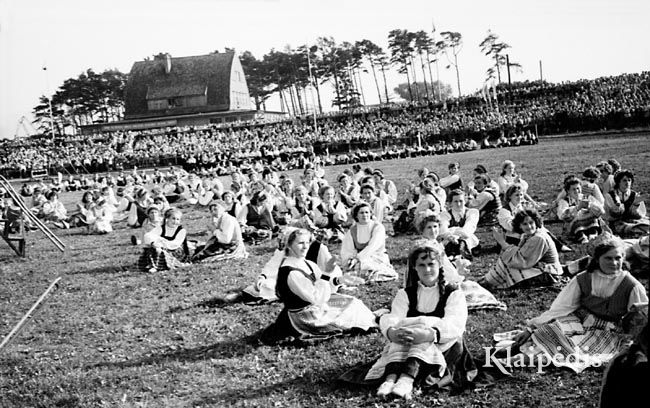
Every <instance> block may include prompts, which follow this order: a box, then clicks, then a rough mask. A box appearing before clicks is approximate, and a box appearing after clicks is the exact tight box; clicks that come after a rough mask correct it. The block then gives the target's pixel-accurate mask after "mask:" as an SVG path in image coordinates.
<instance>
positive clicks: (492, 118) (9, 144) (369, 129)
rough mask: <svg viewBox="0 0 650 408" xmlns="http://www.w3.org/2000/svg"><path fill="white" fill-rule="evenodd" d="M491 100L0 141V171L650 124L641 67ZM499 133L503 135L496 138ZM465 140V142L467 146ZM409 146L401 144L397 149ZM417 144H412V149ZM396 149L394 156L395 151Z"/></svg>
mask: <svg viewBox="0 0 650 408" xmlns="http://www.w3.org/2000/svg"><path fill="white" fill-rule="evenodd" d="M498 89H499V92H498V98H499V102H498V103H497V104H494V103H490V104H488V103H486V101H485V100H482V99H481V98H480V97H473V96H472V97H465V98H461V99H457V100H450V101H448V102H447V103H444V104H439V105H434V104H431V105H394V106H388V107H381V108H375V109H369V108H368V109H362V110H357V111H350V112H342V113H340V114H338V115H323V116H322V117H320V118H318V119H317V120H316V122H317V126H316V127H314V122H313V120H312V119H311V118H307V119H304V120H293V121H289V122H279V123H273V124H249V125H241V124H239V125H238V126H236V127H224V126H221V125H210V126H204V127H173V128H165V129H155V130H143V131H125V132H113V133H103V134H94V135H89V136H86V137H79V136H71V137H68V138H67V139H63V140H59V139H57V141H56V142H53V141H51V140H45V139H28V140H21V141H5V142H3V144H2V145H0V147H1V150H0V172H1V173H3V174H4V175H5V176H9V177H26V176H29V174H30V172H31V170H34V169H48V170H49V171H50V172H52V173H55V172H56V171H61V172H63V173H65V172H69V173H72V174H75V173H85V172H98V171H107V170H116V169H122V168H125V169H126V168H132V167H133V166H138V167H148V166H156V165H170V164H172V165H183V166H187V167H188V168H190V169H191V168H193V167H195V166H199V167H200V166H206V167H221V168H224V169H226V168H228V167H229V166H231V165H234V166H240V165H252V164H254V162H255V161H261V164H262V165H267V164H272V165H273V166H274V167H275V168H277V169H278V170H282V169H283V168H296V167H299V168H301V167H303V166H304V162H305V158H307V159H310V160H312V161H313V159H314V157H315V156H318V160H319V161H321V162H322V163H323V164H324V165H328V164H335V163H354V162H360V161H369V160H377V159H381V158H390V157H405V156H410V155H414V154H427V153H431V154H433V153H444V152H449V151H458V150H464V149H468V148H469V149H472V148H478V147H489V146H490V145H492V146H494V145H496V146H506V145H510V144H516V143H517V140H518V139H522V138H523V139H525V138H527V137H528V136H529V132H528V131H532V132H533V133H535V135H537V134H545V133H557V132H566V131H580V130H601V129H606V128H623V127H627V126H647V125H648V124H650V72H643V73H639V74H625V75H620V76H616V77H603V78H598V79H595V80H581V81H577V82H569V83H562V84H548V83H545V82H532V83H520V84H516V85H513V86H511V87H507V86H503V87H499V88H498ZM504 137H505V139H506V140H505V141H504V140H503V138H504ZM468 144H469V146H468ZM409 149H411V150H410V151H407V150H409ZM413 149H417V150H418V151H419V152H416V151H413ZM396 151H397V152H398V154H397V156H395V152H396Z"/></svg>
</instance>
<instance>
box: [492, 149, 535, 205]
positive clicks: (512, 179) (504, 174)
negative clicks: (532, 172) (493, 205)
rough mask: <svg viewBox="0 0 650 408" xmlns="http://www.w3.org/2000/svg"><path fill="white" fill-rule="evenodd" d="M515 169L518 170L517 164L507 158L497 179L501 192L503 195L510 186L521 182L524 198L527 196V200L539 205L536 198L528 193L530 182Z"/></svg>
mask: <svg viewBox="0 0 650 408" xmlns="http://www.w3.org/2000/svg"><path fill="white" fill-rule="evenodd" d="M515 170H516V166H515V163H514V162H512V161H510V160H505V161H504V162H503V165H502V167H501V174H500V175H499V177H498V179H497V183H498V184H499V193H500V194H501V195H503V194H505V192H506V190H507V189H508V187H510V186H511V185H513V184H515V183H516V184H519V185H521V187H522V189H523V191H524V198H526V200H527V201H528V202H530V203H531V204H532V205H534V206H536V207H537V203H536V202H535V200H533V199H532V198H531V197H530V196H529V195H528V183H527V182H526V180H524V179H522V178H521V176H520V175H519V174H517V172H516V171H515Z"/></svg>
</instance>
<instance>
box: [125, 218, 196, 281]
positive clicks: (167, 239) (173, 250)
mask: <svg viewBox="0 0 650 408" xmlns="http://www.w3.org/2000/svg"><path fill="white" fill-rule="evenodd" d="M181 217H182V213H181V212H180V210H177V209H175V208H170V209H169V210H167V212H166V213H165V220H164V222H163V223H162V225H161V226H159V227H155V228H154V229H153V230H151V232H149V233H148V234H145V235H144V238H143V240H142V241H143V245H144V246H145V248H144V252H143V253H142V255H141V256H140V259H139V260H138V268H139V269H140V271H143V272H152V273H153V272H157V271H159V270H172V269H175V268H177V267H181V266H185V265H187V263H188V262H189V259H190V251H189V248H188V246H187V231H186V230H185V228H183V226H182V225H181Z"/></svg>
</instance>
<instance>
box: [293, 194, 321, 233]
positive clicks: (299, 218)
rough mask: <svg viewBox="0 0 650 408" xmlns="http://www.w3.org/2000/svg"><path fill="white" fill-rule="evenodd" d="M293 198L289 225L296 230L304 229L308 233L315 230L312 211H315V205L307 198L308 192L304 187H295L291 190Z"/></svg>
mask: <svg viewBox="0 0 650 408" xmlns="http://www.w3.org/2000/svg"><path fill="white" fill-rule="evenodd" d="M293 197H294V200H293V206H292V207H291V220H290V221H289V225H290V226H292V227H296V228H305V229H308V230H310V231H313V230H315V229H316V225H315V224H314V210H315V209H316V205H315V204H314V201H313V200H312V198H311V197H310V196H309V192H308V191H307V189H306V188H305V186H297V187H296V188H295V189H294V190H293Z"/></svg>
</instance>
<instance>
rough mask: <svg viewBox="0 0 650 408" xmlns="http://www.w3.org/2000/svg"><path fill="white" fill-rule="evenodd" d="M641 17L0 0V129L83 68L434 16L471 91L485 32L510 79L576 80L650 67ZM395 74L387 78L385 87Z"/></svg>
mask: <svg viewBox="0 0 650 408" xmlns="http://www.w3.org/2000/svg"><path fill="white" fill-rule="evenodd" d="M648 16H650V1H648V0H616V1H614V0H539V1H537V0H536V1H531V0H492V1H482V0H476V1H467V0H455V1H439V0H401V1H395V0H151V1H150V0H111V1H105V2H97V1H88V0H85V1H77V0H56V1H51V0H0V138H13V137H14V135H15V134H16V133H18V135H19V136H23V135H24V134H25V132H24V130H23V129H22V127H21V128H20V129H18V123H19V121H20V119H21V118H22V117H23V116H25V117H26V118H27V119H28V120H30V121H31V120H32V119H33V116H32V113H31V112H32V110H33V108H34V107H35V106H36V105H37V104H38V99H39V96H40V95H52V94H53V93H54V92H55V91H56V89H57V88H58V87H59V86H60V85H61V84H62V83H63V81H65V80H66V79H68V78H73V77H77V76H78V75H79V74H80V73H81V72H83V71H85V70H87V69H89V68H92V69H93V70H95V71H96V72H101V71H103V70H105V69H109V68H117V69H119V70H120V71H122V72H125V73H128V72H129V71H130V69H131V66H132V65H133V63H134V62H136V61H141V60H143V59H144V58H145V57H149V56H151V55H153V54H157V53H159V52H169V53H170V54H171V55H172V56H173V57H182V56H190V55H203V54H208V53H210V52H213V51H215V50H220V51H223V50H224V48H225V47H230V48H235V50H236V51H237V52H238V53H240V52H243V51H246V50H248V51H251V52H252V53H253V55H255V56H256V57H257V58H261V57H262V56H263V55H264V54H266V53H268V52H269V51H270V50H271V49H278V50H282V49H283V48H284V47H285V46H287V45H289V46H291V47H292V48H296V47H298V46H300V45H303V44H314V43H315V42H316V39H317V38H318V37H322V36H331V37H333V38H334V39H335V40H336V42H337V43H341V42H343V41H349V42H352V43H354V42H355V41H358V40H362V39H369V40H371V41H373V42H374V43H376V44H377V45H379V46H381V47H382V48H384V49H385V50H387V45H388V39H387V36H388V32H389V31H390V30H393V29H396V28H399V29H407V30H409V31H419V30H426V31H431V29H432V25H435V28H436V30H437V32H438V33H439V32H441V31H457V32H460V33H461V34H462V36H463V49H462V51H461V52H460V54H459V60H458V62H459V68H460V82H461V91H462V93H463V94H468V93H471V92H475V91H476V90H477V89H479V88H480V87H481V86H482V84H483V82H484V79H485V71H486V69H487V68H488V67H489V65H490V61H489V59H488V58H487V57H486V56H485V55H483V54H482V53H481V51H480V49H479V47H478V44H479V43H480V42H481V41H482V40H483V39H484V38H485V36H486V35H487V31H488V30H492V31H493V32H494V33H496V34H497V35H499V37H500V40H501V41H504V42H506V43H508V44H509V45H510V46H511V48H510V49H509V55H510V58H511V61H515V62H518V63H520V64H521V65H522V68H523V70H522V72H512V79H513V81H514V80H518V81H519V80H527V79H528V80H536V79H539V78H540V69H539V66H540V61H541V62H542V75H543V78H544V79H545V80H547V81H550V82H562V81H575V80H577V79H581V78H586V79H593V78H597V77H600V76H609V75H619V74H622V73H631V72H641V71H647V70H649V69H650V46H648V45H647V40H648V39H649V38H650V24H648ZM446 65H447V64H446V63H443V64H440V72H439V75H440V80H441V81H442V82H444V83H448V84H450V85H451V86H452V89H454V92H455V94H456V93H457V91H456V78H455V72H454V71H453V69H446V68H445V66H446ZM43 67H47V70H43ZM435 75H436V74H435V73H434V76H435ZM362 82H363V88H364V95H365V99H366V103H368V104H372V103H377V101H378V97H377V92H376V90H375V88H374V82H373V80H372V76H370V75H368V76H367V77H364V78H363V81H362ZM402 82H406V78H405V77H404V76H400V75H398V74H396V73H395V74H393V75H391V76H390V77H389V89H391V88H394V87H396V86H397V85H398V84H399V83H402ZM324 87H325V88H328V87H330V86H329V85H325V86H324ZM330 88H331V87H330ZM274 104H275V105H274ZM324 105H326V107H327V106H329V103H324ZM267 109H270V110H279V104H277V101H271V102H270V103H269V105H267Z"/></svg>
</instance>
